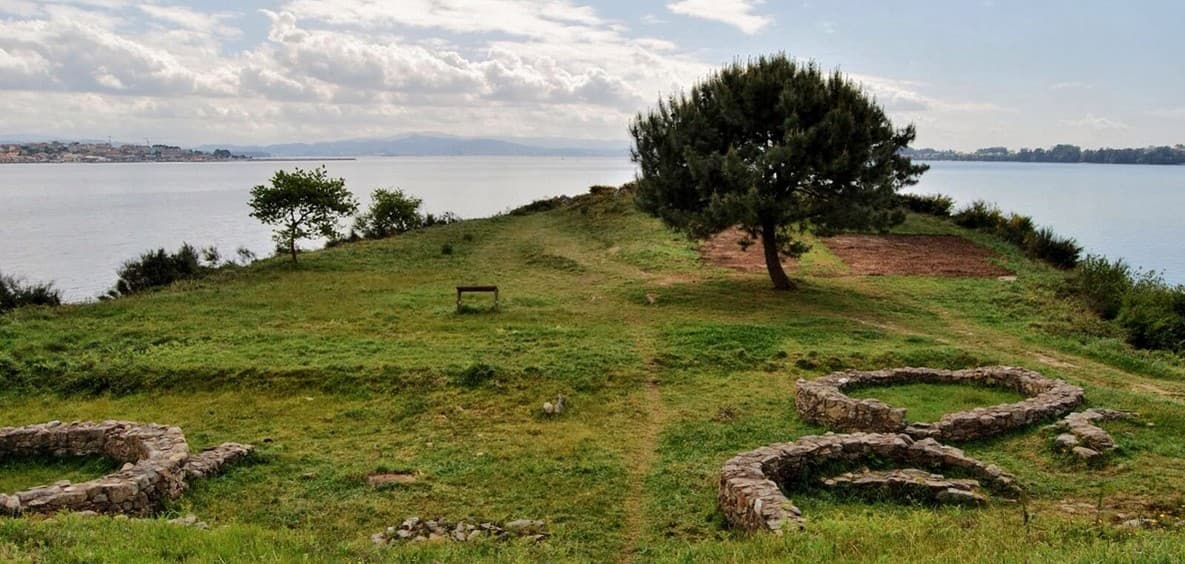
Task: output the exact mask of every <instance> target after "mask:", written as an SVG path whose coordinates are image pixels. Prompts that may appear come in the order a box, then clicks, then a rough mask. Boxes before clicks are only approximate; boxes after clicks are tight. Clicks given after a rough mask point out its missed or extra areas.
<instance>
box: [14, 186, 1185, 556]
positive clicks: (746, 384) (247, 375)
mask: <svg viewBox="0 0 1185 564" xmlns="http://www.w3.org/2000/svg"><path fill="white" fill-rule="evenodd" d="M902 231H905V232H934V233H958V234H963V235H965V236H966V237H968V238H970V239H972V240H974V241H976V242H979V243H981V244H984V245H987V246H989V247H991V248H993V249H995V250H997V251H998V252H1000V253H1001V256H1002V258H1001V261H1002V263H1003V264H1004V265H1005V266H1007V267H1008V268H1009V269H1011V270H1013V271H1015V272H1017V274H1018V280H1017V281H1016V282H1002V281H998V280H995V279H983V280H978V279H945V278H943V279H939V278H924V277H914V278H910V277H871V278H863V277H854V276H850V275H849V274H848V273H847V271H846V268H844V267H843V265H842V263H841V262H839V261H838V259H836V258H835V256H834V255H832V254H831V253H830V252H829V251H827V249H826V248H825V247H824V246H823V245H821V244H816V246H815V247H814V248H813V249H812V250H811V251H810V252H809V253H808V254H807V255H805V256H804V257H803V258H802V261H801V262H800V264H801V268H800V270H799V271H798V272H796V273H794V275H795V276H797V277H798V278H799V281H800V288H799V289H798V290H796V291H794V292H787V293H780V292H773V291H771V290H769V281H768V279H767V278H766V277H765V276H764V275H761V274H739V273H734V272H730V271H725V270H721V269H717V268H714V267H712V266H710V265H705V264H703V263H702V262H700V260H699V259H698V256H697V255H696V253H695V251H694V244H693V243H691V242H689V241H687V240H685V239H683V238H682V237H680V236H678V235H676V234H673V233H671V232H669V231H668V230H666V229H665V228H663V227H662V226H661V225H660V224H659V223H658V222H656V221H655V220H653V219H650V218H646V217H644V216H642V215H641V214H639V213H638V212H636V211H634V210H633V207H632V204H631V202H630V201H629V200H628V198H620V197H603V198H599V199H595V200H593V201H591V202H588V203H586V204H584V205H582V206H580V207H577V208H569V209H561V210H554V211H549V212H545V213H539V214H532V215H526V216H516V217H496V218H491V219H485V220H476V221H467V222H463V223H459V224H453V225H448V226H442V227H434V228H431V229H427V230H424V231H422V232H417V233H410V234H407V235H404V236H399V237H396V238H392V239H387V240H382V241H367V242H361V243H357V244H350V245H345V246H341V247H337V248H334V249H329V250H326V251H322V252H316V253H308V254H305V255H303V256H302V257H301V262H300V264H299V265H297V266H292V265H290V264H288V263H286V262H285V261H284V260H282V259H269V260H266V261H262V262H259V263H256V264H254V265H252V266H250V267H247V268H242V269H237V270H234V271H226V272H222V273H219V274H217V275H215V276H214V277H211V278H208V279H204V280H200V281H195V282H188V283H183V284H178V285H175V286H173V287H171V288H168V289H165V290H163V291H159V292H154V293H149V294H145V295H141V296H134V297H130V298H127V299H120V300H115V301H110V302H103V303H97V304H87V305H72V306H65V307H62V308H59V309H24V310H19V311H16V312H12V313H10V314H7V315H5V316H3V317H0V390H3V391H0V425H25V424H30V423H38V422H44V421H48V420H51V419H59V420H63V421H70V420H75V419H81V420H102V419H109V418H115V419H126V420H134V421H145V422H157V423H167V424H172V425H178V426H180V427H181V428H182V429H184V431H185V433H186V435H187V436H188V438H189V440H190V443H191V446H192V447H193V448H201V447H205V446H210V445H213V444H217V443H220V442H223V441H239V442H249V443H253V444H255V445H257V446H259V451H260V452H259V455H258V456H257V457H255V459H254V460H252V461H251V462H250V463H248V464H244V465H240V466H238V467H235V468H233V469H231V470H230V471H229V472H228V473H227V474H225V475H223V476H220V477H217V478H214V479H208V480H204V481H200V482H196V483H194V484H193V486H192V488H191V489H189V490H188V491H187V492H186V493H185V495H184V496H182V497H181V498H180V499H178V500H177V501H175V502H173V503H172V504H171V505H170V507H169V508H168V510H167V511H166V512H165V513H164V514H163V515H162V516H161V517H162V518H161V519H148V520H128V521H125V520H115V519H110V518H98V519H86V518H81V517H77V516H58V517H53V518H42V517H31V518H22V519H16V520H12V519H0V561H10V560H11V561H54V562H56V561H122V562H142V561H152V560H171V561H200V562H208V561H220V560H222V561H285V562H286V561H292V560H300V559H307V560H311V561H343V560H352V561H359V560H361V561H388V560H394V561H458V562H468V561H475V560H500V561H531V562H535V561H614V560H630V559H632V560H636V561H685V562H692V561H694V562H699V561H785V560H796V559H797V560H816V561H817V560H835V561H853V560H876V561H926V562H929V561H951V562H954V561H958V562H962V561H1082V562H1097V561H1166V562H1167V561H1174V560H1176V559H1179V555H1180V554H1182V553H1185V534H1182V533H1180V532H1178V531H1176V530H1171V529H1163V530H1161V529H1158V530H1151V531H1140V532H1136V533H1131V532H1125V531H1122V530H1120V529H1118V528H1117V527H1116V526H1115V523H1114V521H1115V520H1116V519H1118V517H1117V515H1118V514H1120V513H1123V514H1125V515H1134V514H1135V513H1136V512H1138V511H1144V512H1156V513H1157V514H1159V513H1162V512H1163V513H1165V514H1166V515H1167V517H1166V518H1165V520H1166V521H1168V522H1172V520H1173V519H1181V518H1182V515H1183V513H1185V499H1183V498H1182V495H1181V494H1180V493H1179V492H1180V491H1182V489H1183V488H1185V443H1183V442H1182V441H1180V440H1179V437H1181V436H1185V410H1183V409H1182V408H1183V405H1182V402H1183V399H1185V369H1183V368H1182V366H1181V363H1180V360H1179V359H1177V358H1175V357H1172V356H1168V355H1160V354H1149V353H1138V352H1134V351H1132V350H1131V349H1129V348H1127V347H1126V346H1124V345H1122V344H1121V343H1120V342H1118V341H1116V340H1115V335H1114V334H1110V333H1108V329H1107V327H1105V326H1102V327H1099V326H1096V325H1091V322H1090V318H1089V316H1088V315H1087V314H1086V313H1085V312H1084V311H1082V310H1081V309H1080V308H1078V307H1077V306H1075V305H1074V304H1071V303H1068V302H1065V301H1063V300H1062V299H1061V298H1059V295H1058V285H1059V281H1060V276H1061V274H1060V273H1058V272H1056V271H1054V270H1052V269H1050V268H1048V267H1045V266H1042V265H1040V264H1036V263H1033V262H1030V261H1028V260H1027V259H1025V258H1024V257H1023V256H1021V254H1020V253H1019V252H1018V251H1017V250H1016V249H1015V248H1014V247H1010V246H1009V245H1007V244H1004V243H1001V242H1000V241H997V240H995V239H993V238H991V237H989V236H986V235H983V234H980V233H964V232H963V231H961V230H959V229H957V228H954V227H951V226H950V225H947V224H943V223H940V222H937V221H934V220H931V219H927V218H924V217H920V216H912V217H911V218H910V220H909V221H908V222H907V223H906V224H905V225H904V226H903V227H902ZM445 244H451V245H452V247H453V253H452V254H450V255H445V254H442V253H441V248H442V246H443V245H445ZM469 284H498V285H499V286H500V287H501V290H502V299H503V301H502V308H501V310H500V311H498V312H490V311H484V310H483V309H484V306H485V303H484V302H480V301H478V300H480V299H481V297H480V296H477V297H475V300H474V301H473V302H472V304H471V305H473V306H474V310H473V311H471V312H467V313H464V314H461V315H458V314H456V313H455V304H454V292H453V287H454V286H456V285H469ZM467 299H468V298H467ZM1084 328H1085V329H1084ZM996 363H1001V364H1010V365H1017V366H1024V367H1028V368H1032V369H1035V370H1039V371H1041V372H1043V373H1045V374H1047V375H1050V376H1054V377H1059V378H1065V379H1067V380H1069V381H1071V382H1073V383H1075V384H1078V385H1082V386H1084V387H1085V388H1086V391H1087V398H1088V401H1089V403H1090V404H1091V405H1099V406H1106V407H1114V408H1119V409H1129V410H1135V411H1139V412H1140V413H1141V414H1142V416H1143V420H1142V422H1141V423H1123V422H1117V423H1110V424H1108V428H1109V429H1110V430H1111V431H1112V432H1113V433H1114V434H1115V436H1116V439H1117V440H1118V442H1119V443H1120V445H1121V446H1122V448H1121V450H1120V451H1119V452H1118V453H1116V455H1115V457H1114V458H1113V460H1112V461H1111V462H1110V463H1108V464H1106V465H1104V466H1102V467H1100V468H1087V467H1085V466H1083V465H1081V464H1078V463H1075V462H1074V461H1072V460H1068V459H1067V458H1065V457H1062V456H1059V455H1056V454H1055V453H1053V452H1052V449H1051V448H1050V444H1049V443H1050V439H1051V435H1050V434H1049V433H1048V432H1045V431H1042V430H1041V429H1039V428H1037V427H1034V428H1030V429H1025V430H1021V431H1018V432H1016V433H1011V434H1009V435H1006V436H1003V437H998V438H993V439H990V440H986V441H979V442H976V443H972V444H967V445H959V446H961V447H964V448H965V449H966V450H967V451H968V452H969V453H971V454H972V455H974V456H977V457H980V458H981V459H983V460H986V461H989V462H992V463H996V464H999V465H1000V466H1001V467H1003V468H1004V469H1006V470H1007V471H1009V472H1012V473H1014V474H1016V475H1017V476H1018V477H1019V479H1020V480H1021V482H1022V483H1024V484H1025V485H1026V487H1028V488H1029V491H1030V493H1031V499H1030V500H1029V502H1028V504H1027V506H1026V507H1027V508H1028V511H1029V512H1030V519H1029V520H1028V523H1027V524H1026V523H1025V520H1024V517H1023V514H1022V512H1021V510H1020V507H1018V506H1017V505H1010V504H1006V503H998V504H993V505H992V506H991V507H989V508H987V509H984V510H982V511H967V510H952V509H931V508H925V507H912V506H902V505H895V504H888V503H877V504H867V503H855V502H851V501H843V500H835V499H829V498H827V497H826V496H820V495H810V494H809V493H804V494H802V496H801V499H799V497H798V495H799V494H796V497H795V500H796V501H797V502H799V503H800V505H801V506H802V507H803V509H804V510H805V511H806V514H807V517H808V529H807V531H806V532H804V533H801V534H798V533H795V534H788V535H786V536H784V537H781V538H775V537H772V536H752V535H746V534H742V533H739V532H736V531H732V530H729V529H727V528H725V527H723V525H722V519H721V516H720V514H719V512H718V511H717V509H716V506H715V492H716V480H717V477H718V472H719V469H720V466H721V464H722V463H723V462H724V461H725V460H727V459H728V458H730V457H731V456H733V455H735V454H736V453H738V452H740V451H743V450H749V449H752V448H755V447H757V446H760V445H763V444H767V443H771V442H781V441H788V440H793V439H794V438H796V437H799V436H801V435H804V434H810V433H820V432H823V431H825V429H821V428H819V427H816V426H813V425H809V424H806V423H804V422H802V421H801V420H799V419H798V417H797V416H796V415H795V412H794V399H793V397H794V383H795V381H796V380H797V379H799V378H814V377H817V376H819V375H822V374H826V373H828V372H830V371H832V370H840V369H847V368H857V369H874V368H883V367H891V366H905V365H909V366H933V367H939V368H965V367H970V366H976V365H980V364H996ZM475 367H481V368H480V369H479V368H475ZM867 391H868V392H869V393H874V392H875V394H876V397H880V398H881V399H884V400H886V401H888V402H889V403H890V404H892V405H896V406H901V407H906V408H908V409H909V410H910V418H914V419H936V418H937V415H940V414H941V413H945V412H948V411H954V410H960V409H966V408H968V407H973V406H975V405H990V404H994V403H1000V402H1001V401H1003V400H1004V399H1008V400H1011V399H1014V398H1012V397H1007V398H1005V397H1003V396H1001V395H1000V394H998V393H997V392H996V391H990V390H988V391H985V390H979V389H975V388H967V389H952V388H949V387H927V386H900V387H890V388H883V389H880V390H867ZM557 393H563V394H565V395H566V396H567V397H568V398H569V401H568V409H567V411H566V412H565V413H564V414H563V415H562V416H560V417H556V418H546V417H544V416H543V415H542V413H541V411H542V410H541V405H542V403H543V402H544V401H546V400H549V399H552V398H554V397H555V395H556V394H557ZM1004 395H1007V394H1004ZM1144 423H1153V424H1154V425H1155V426H1151V427H1150V426H1147V425H1145V424H1144ZM4 464H5V466H4V468H5V469H7V471H6V472H4V477H3V480H5V481H4V482H2V484H5V485H20V484H27V483H31V482H37V481H45V480H46V479H47V478H46V476H47V475H48V473H49V472H50V471H48V470H46V469H44V468H42V467H41V466H40V465H39V464H30V463H29V461H23V462H22V461H16V462H10V461H5V462H4ZM87 468H88V467H86V466H83V467H76V466H74V467H71V466H70V465H69V464H68V463H67V467H66V468H62V469H61V470H60V471H59V470H58V469H52V473H53V474H54V476H53V477H51V478H49V479H50V480H53V479H55V478H57V477H58V476H63V477H69V474H70V472H71V471H83V470H87ZM384 469H387V470H389V469H398V470H400V471H412V472H414V473H416V475H417V480H416V482H414V483H410V484H390V485H386V486H384V487H381V488H375V487H373V486H370V485H368V484H367V482H366V476H367V475H368V474H369V473H372V472H375V471H379V470H384ZM88 472H89V471H86V472H82V474H76V476H77V478H83V477H85V475H86V474H88ZM77 478H71V479H77ZM0 489H4V488H0ZM1100 491H1101V492H1103V501H1104V513H1103V519H1102V520H1101V521H1100V522H1096V520H1095V515H1094V513H1093V512H1090V513H1089V514H1070V513H1067V512H1066V511H1064V510H1063V509H1061V507H1062V506H1063V505H1065V504H1067V503H1073V504H1080V505H1081V504H1085V505H1086V506H1088V507H1093V506H1094V504H1096V503H1097V500H1098V499H1099V493H1100ZM187 513H193V514H195V515H197V516H198V517H199V518H200V519H202V520H203V521H206V522H208V523H210V525H211V527H212V528H211V529H210V530H208V531H202V530H197V529H190V528H182V527H176V526H171V525H168V524H167V523H165V522H164V519H165V518H168V517H171V516H176V515H180V514H187ZM412 515H418V516H421V517H444V518H447V519H450V520H454V521H456V520H482V521H486V520H497V521H505V520H511V519H516V518H529V519H543V520H546V521H547V522H548V526H549V528H550V529H551V532H552V533H553V536H552V537H551V538H550V539H548V540H547V541H546V542H544V543H541V544H538V545H530V544H524V543H492V542H491V543H477V544H474V545H459V544H435V543H432V544H415V545H407V546H399V547H391V548H385V549H376V548H375V547H373V546H372V545H371V543H370V541H369V540H368V537H369V536H370V535H371V534H372V533H374V532H377V531H379V530H381V529H383V528H385V527H387V526H390V525H393V524H398V523H399V522H400V521H402V520H403V519H404V518H406V517H408V516H412ZM113 538H118V539H119V541H118V542H113V541H112V540H111V539H113Z"/></svg>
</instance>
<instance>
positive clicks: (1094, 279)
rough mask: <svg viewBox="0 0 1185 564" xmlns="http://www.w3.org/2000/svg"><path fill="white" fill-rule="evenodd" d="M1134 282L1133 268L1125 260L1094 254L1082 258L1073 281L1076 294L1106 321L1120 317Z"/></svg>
mask: <svg viewBox="0 0 1185 564" xmlns="http://www.w3.org/2000/svg"><path fill="white" fill-rule="evenodd" d="M1132 283H1133V282H1132V270H1131V267H1129V266H1128V265H1127V263H1125V262H1123V260H1122V259H1117V260H1114V261H1110V260H1107V259H1106V258H1105V257H1101V256H1095V255H1087V256H1086V258H1084V259H1082V260H1081V261H1080V262H1079V263H1078V269H1077V270H1076V271H1075V273H1074V277H1073V278H1072V279H1071V286H1072V288H1073V290H1074V292H1075V293H1077V294H1078V295H1079V296H1081V297H1082V299H1083V301H1084V302H1086V307H1088V308H1090V310H1091V311H1093V312H1095V313H1096V314H1098V316H1099V317H1102V318H1103V319H1115V316H1117V315H1119V310H1120V308H1121V307H1123V298H1124V296H1126V295H1127V292H1128V291H1129V290H1131V288H1132Z"/></svg>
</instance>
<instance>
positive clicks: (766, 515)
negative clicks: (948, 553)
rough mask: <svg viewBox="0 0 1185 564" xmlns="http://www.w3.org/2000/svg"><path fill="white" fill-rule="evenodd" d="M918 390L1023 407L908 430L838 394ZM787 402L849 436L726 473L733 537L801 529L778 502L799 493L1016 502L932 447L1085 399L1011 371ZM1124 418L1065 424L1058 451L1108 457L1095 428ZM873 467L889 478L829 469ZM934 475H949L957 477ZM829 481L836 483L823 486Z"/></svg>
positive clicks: (922, 372)
mask: <svg viewBox="0 0 1185 564" xmlns="http://www.w3.org/2000/svg"><path fill="white" fill-rule="evenodd" d="M915 382H916V383H955V384H973V385H979V386H993V387H1000V388H1006V389H1011V390H1014V391H1016V392H1018V393H1020V394H1023V395H1025V396H1027V397H1028V399H1025V400H1023V401H1019V402H1016V403H1009V404H1001V405H996V406H992V407H981V408H976V409H972V410H969V411H962V412H958V413H950V414H947V415H944V416H942V418H941V419H939V420H938V421H936V422H934V423H913V424H909V423H907V422H906V419H905V410H904V409H898V408H893V407H891V406H889V405H887V404H885V403H884V402H882V401H880V400H876V399H855V398H852V397H849V396H848V395H847V394H845V393H844V390H845V389H848V390H850V389H852V388H855V387H862V386H885V385H893V384H906V383H915ZM794 399H795V406H796V407H797V409H798V413H799V415H800V416H801V417H802V418H803V419H805V420H807V421H811V422H814V423H818V424H821V425H824V426H826V427H829V428H832V429H835V430H837V431H846V432H849V434H835V433H827V434H826V435H822V436H807V437H802V438H801V439H798V440H797V441H794V442H790V443H780V444H773V445H769V446H765V447H761V448H759V449H756V450H752V451H749V452H745V453H741V454H740V455H738V456H736V457H735V458H733V459H732V460H729V461H728V462H727V463H725V465H724V470H723V472H722V473H721V476H720V489H719V494H718V499H717V501H718V503H719V505H720V508H721V510H722V511H723V512H724V515H725V518H726V519H727V520H728V521H729V523H731V524H732V525H733V526H735V527H738V528H741V529H745V530H749V531H774V532H780V531H782V530H783V528H785V527H787V526H801V524H802V522H803V518H802V512H801V511H799V509H798V508H797V507H795V506H794V504H793V503H791V502H790V500H789V499H787V497H786V493H785V492H788V491H792V490H794V489H795V488H796V487H800V486H807V487H809V486H814V487H823V488H827V489H832V490H840V491H846V492H850V493H854V494H859V495H864V496H868V497H875V498H878V499H884V498H906V499H910V500H915V501H927V502H931V503H935V504H957V505H968V506H977V505H982V504H983V503H985V502H986V501H987V497H986V496H984V495H983V494H981V493H980V492H979V491H978V489H979V487H980V486H981V485H984V486H986V487H987V488H988V489H991V490H994V491H995V492H996V493H999V494H1002V495H1005V496H1015V495H1019V494H1020V491H1021V490H1020V487H1019V486H1018V485H1017V483H1016V480H1015V478H1013V476H1011V475H1010V474H1007V473H1005V472H1004V471H1003V470H1001V469H1000V468H999V467H997V466H995V465H990V464H985V463H983V462H980V461H978V460H975V459H974V458H970V457H968V456H966V455H965V454H963V451H961V450H959V449H957V448H954V447H950V446H945V445H942V444H941V443H939V442H938V441H939V440H943V441H966V440H973V439H980V438H984V437H991V436H995V435H999V434H1001V433H1004V432H1007V431H1010V430H1013V429H1018V428H1021V427H1024V426H1027V425H1031V424H1033V423H1037V422H1039V421H1042V420H1047V419H1052V418H1055V417H1060V416H1062V415H1065V414H1066V413H1069V412H1070V411H1071V410H1073V409H1074V408H1075V407H1077V406H1078V405H1080V404H1081V403H1082V400H1083V391H1082V388H1079V387H1078V386H1073V385H1070V384H1068V383H1066V382H1063V381H1061V380H1056V379H1052V378H1046V377H1044V376H1042V375H1040V374H1038V373H1036V372H1033V371H1031V370H1025V369H1023V368H1015V367H1009V366H991V367H985V368H975V369H969V370H932V369H928V368H899V369H892V370H875V371H867V372H856V371H847V372H837V373H834V374H830V375H827V376H824V377H822V378H818V379H815V380H810V381H807V380H799V381H798V385H797V386H796V390H795V398H794ZM1123 415H1124V414H1122V413H1121V412H1117V411H1113V410H1100V409H1092V410H1087V411H1085V412H1083V413H1074V414H1071V415H1069V416H1067V417H1066V418H1065V419H1064V420H1063V421H1062V422H1061V423H1059V424H1058V425H1059V426H1060V428H1061V429H1063V430H1065V431H1066V432H1065V433H1063V434H1062V435H1059V436H1058V439H1057V443H1058V444H1059V445H1062V446H1064V447H1065V448H1066V449H1067V450H1070V449H1073V452H1074V453H1075V454H1077V455H1079V456H1084V455H1085V454H1088V453H1094V455H1098V454H1099V453H1102V452H1107V451H1109V450H1111V449H1113V448H1114V447H1115V443H1114V441H1113V440H1111V436H1110V435H1108V434H1107V433H1106V431H1103V430H1102V429H1100V428H1098V427H1097V426H1095V425H1094V424H1093V423H1095V422H1098V421H1102V420H1106V419H1114V418H1118V417H1120V416H1123ZM872 461H876V462H879V463H883V464H884V465H885V466H887V467H889V468H888V469H874V470H869V469H867V468H863V469H861V470H856V471H847V472H843V471H842V470H840V471H839V473H838V474H836V472H837V470H836V465H838V466H840V467H844V466H846V467H849V468H852V467H857V468H858V467H860V466H861V465H864V464H869V463H871V462H872ZM934 471H952V472H954V473H955V474H956V475H957V477H953V478H952V477H947V476H945V475H943V474H936V473H933V472H934ZM827 472H831V473H832V474H834V475H830V476H826V475H822V476H820V475H821V474H826V473H827Z"/></svg>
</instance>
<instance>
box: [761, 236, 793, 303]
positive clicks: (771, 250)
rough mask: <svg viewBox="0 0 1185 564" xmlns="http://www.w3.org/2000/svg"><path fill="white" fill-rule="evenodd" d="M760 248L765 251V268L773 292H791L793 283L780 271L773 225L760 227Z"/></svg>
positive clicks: (779, 257)
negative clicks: (772, 284)
mask: <svg viewBox="0 0 1185 564" xmlns="http://www.w3.org/2000/svg"><path fill="white" fill-rule="evenodd" d="M761 246H762V247H763V248H764V249H765V268H766V270H769V278H770V280H771V281H773V283H774V289H775V290H793V289H794V282H791V281H790V277H789V276H786V271H785V270H783V269H782V257H781V253H780V252H778V227H777V226H776V225H774V224H773V223H768V222H767V223H763V224H762V225H761Z"/></svg>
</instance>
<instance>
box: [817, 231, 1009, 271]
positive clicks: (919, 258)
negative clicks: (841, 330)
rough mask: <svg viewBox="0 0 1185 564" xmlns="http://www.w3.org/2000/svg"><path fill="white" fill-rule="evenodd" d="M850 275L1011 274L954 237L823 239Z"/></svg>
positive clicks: (979, 249)
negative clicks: (848, 270) (845, 266)
mask: <svg viewBox="0 0 1185 564" xmlns="http://www.w3.org/2000/svg"><path fill="white" fill-rule="evenodd" d="M823 244H825V245H827V248H828V249H831V252H832V253H834V254H835V255H836V256H838V257H839V258H840V259H841V260H843V262H844V263H845V264H847V265H848V267H849V268H850V269H851V271H852V273H853V274H858V275H866V276H900V275H904V276H948V277H963V276H966V277H982V278H995V277H999V276H1008V275H1011V274H1012V273H1011V272H1009V271H1008V270H1007V269H1005V268H1003V267H1001V266H998V265H995V264H992V263H990V262H988V259H993V258H997V257H998V256H999V255H997V254H996V253H994V252H992V251H991V250H988V249H985V248H983V247H981V246H979V245H976V244H975V243H972V242H971V241H968V240H966V239H964V238H962V237H957V236H954V235H837V236H835V237H827V238H825V239H823Z"/></svg>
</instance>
